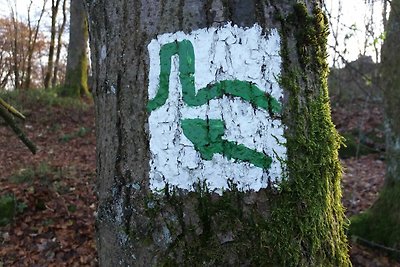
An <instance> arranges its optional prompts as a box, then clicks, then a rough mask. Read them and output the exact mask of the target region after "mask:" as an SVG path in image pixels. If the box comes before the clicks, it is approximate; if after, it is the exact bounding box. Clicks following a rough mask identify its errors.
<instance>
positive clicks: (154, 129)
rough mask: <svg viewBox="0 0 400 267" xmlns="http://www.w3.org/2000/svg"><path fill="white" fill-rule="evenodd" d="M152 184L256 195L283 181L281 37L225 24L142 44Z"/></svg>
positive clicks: (258, 28)
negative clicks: (231, 188)
mask: <svg viewBox="0 0 400 267" xmlns="http://www.w3.org/2000/svg"><path fill="white" fill-rule="evenodd" d="M148 50H149V55H150V73H149V102H148V105H147V108H148V112H149V114H150V115H149V130H150V153H151V159H150V187H151V189H152V190H153V191H158V190H161V189H163V188H165V185H166V184H169V185H170V186H176V187H179V188H182V189H188V190H191V189H193V184H194V183H196V182H198V181H199V180H200V181H204V180H206V182H207V185H208V188H209V189H211V190H216V191H217V192H219V193H220V192H222V190H223V189H227V188H228V184H229V183H230V182H233V183H235V184H237V185H238V188H240V189H243V190H256V191H257V190H259V189H260V188H265V187H267V185H268V183H276V182H278V181H279V180H280V179H281V178H282V172H283V169H284V166H283V161H284V160H285V159H286V148H285V139H284V137H283V125H282V124H281V121H280V112H281V104H280V101H279V99H281V98H282V89H281V88H280V87H279V84H278V82H277V78H278V77H279V75H280V68H281V57H280V56H279V51H280V38H279V34H278V32H277V31H276V30H272V31H271V32H270V34H269V35H268V36H265V35H263V34H262V30H261V28H260V26H258V25H254V26H253V27H252V28H249V29H247V28H246V29H243V28H239V27H237V26H231V25H230V24H228V25H226V26H224V27H221V28H209V29H201V30H197V31H194V32H192V33H190V34H184V33H183V32H177V33H174V34H170V33H168V34H163V35H160V36H158V37H157V39H154V40H152V41H151V42H150V44H149V45H148Z"/></svg>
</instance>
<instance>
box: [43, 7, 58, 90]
mask: <svg viewBox="0 0 400 267" xmlns="http://www.w3.org/2000/svg"><path fill="white" fill-rule="evenodd" d="M59 4H60V0H52V1H51V28H50V33H51V34H50V45H49V57H48V61H47V70H46V75H45V77H44V87H45V88H49V86H50V81H51V74H52V73H53V66H54V61H53V58H54V49H55V43H56V22H57V14H58V6H59Z"/></svg>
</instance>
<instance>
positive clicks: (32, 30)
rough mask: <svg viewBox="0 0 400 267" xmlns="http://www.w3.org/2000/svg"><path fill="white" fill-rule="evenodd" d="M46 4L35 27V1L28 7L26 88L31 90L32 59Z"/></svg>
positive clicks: (44, 3) (44, 2)
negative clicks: (33, 11) (33, 9)
mask: <svg viewBox="0 0 400 267" xmlns="http://www.w3.org/2000/svg"><path fill="white" fill-rule="evenodd" d="M46 3H47V0H45V1H43V6H42V9H41V10H40V14H39V18H38V20H37V22H36V24H35V25H34V26H32V22H31V8H32V4H33V0H31V1H30V3H29V7H28V29H29V36H28V38H29V39H28V47H27V50H28V60H27V67H26V77H25V82H24V86H23V87H24V88H25V89H29V88H30V87H31V76H32V68H33V66H32V64H33V62H32V59H33V56H34V52H35V48H36V44H37V39H38V34H39V28H40V22H41V21H42V17H43V14H44V12H45V8H46Z"/></svg>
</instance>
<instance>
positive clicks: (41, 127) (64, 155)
mask: <svg viewBox="0 0 400 267" xmlns="http://www.w3.org/2000/svg"><path fill="white" fill-rule="evenodd" d="M18 101H19V102H22V103H20V105H21V106H23V112H24V113H25V114H26V115H27V120H26V122H24V123H21V126H22V127H23V128H24V130H25V131H26V132H27V133H28V135H29V136H30V137H31V139H32V140H33V141H34V142H35V143H36V144H37V146H38V147H39V151H38V153H37V154H36V155H32V154H31V153H30V152H29V151H28V150H27V148H26V147H25V146H24V145H23V144H22V143H21V142H20V141H19V140H18V139H17V138H16V137H15V135H14V134H13V133H12V132H11V131H10V129H9V128H7V127H5V125H4V124H2V123H1V122H0V136H1V138H0V204H1V201H2V199H3V200H4V199H6V200H7V199H11V200H12V201H13V206H14V209H13V212H14V213H15V215H14V218H13V220H12V221H11V222H9V223H7V224H6V225H5V226H4V225H3V226H0V267H2V266H97V265H98V264H97V259H96V250H95V240H94V217H95V212H96V196H95V194H94V191H95V175H96V170H95V168H96V166H95V154H96V153H95V126H94V109H93V106H92V105H90V104H89V105H88V104H81V105H78V106H73V107H67V106H68V105H65V104H57V103H56V104H55V103H50V104H49V103H48V101H47V102H46V101H44V100H43V99H39V98H38V99H36V101H30V100H27V99H25V100H24V99H19V100H18ZM354 105H355V106H354V110H353V109H352V107H347V108H346V110H344V109H342V108H339V107H336V108H333V118H334V121H335V124H336V125H337V127H338V129H339V130H340V131H341V132H342V131H343V132H357V131H358V133H359V134H358V137H362V136H364V133H369V132H371V131H372V132H374V135H376V136H379V135H381V134H382V133H381V132H380V131H377V130H376V129H378V128H379V127H380V126H379V124H381V122H382V114H381V111H380V110H379V109H377V108H375V107H367V106H365V105H364V108H363V109H361V110H360V108H359V106H357V103H355V104H354ZM360 129H361V130H362V131H359V130H360ZM368 138H369V137H368ZM368 138H364V139H363V140H364V141H363V144H367V145H368V146H369V147H372V148H373V150H374V152H375V153H366V154H362V153H361V152H362V149H356V150H355V154H354V155H351V153H352V152H350V156H349V155H348V153H347V156H346V158H345V159H343V160H342V162H343V166H344V175H343V204H344V206H345V207H346V214H347V215H348V216H351V215H354V214H357V213H359V212H361V211H363V210H365V209H367V208H368V207H370V206H371V205H372V203H373V202H374V200H375V199H376V198H377V195H378V191H379V189H380V188H381V187H382V184H383V180H384V176H385V162H384V156H383V152H382V151H381V150H382V149H381V147H380V145H381V144H380V145H378V144H376V143H377V142H376V141H371V140H370V139H368ZM365 140H366V141H365ZM348 147H351V145H349V146H348ZM356 147H357V148H360V147H358V146H356ZM1 224H2V222H1V221H0V225H1ZM3 224H5V223H4V222H3ZM350 246H351V260H352V263H353V266H371V267H379V266H400V262H397V261H395V260H393V259H390V258H389V257H388V256H387V254H386V252H385V251H383V250H376V249H371V248H369V247H365V246H362V245H360V244H357V243H355V242H353V241H352V240H350Z"/></svg>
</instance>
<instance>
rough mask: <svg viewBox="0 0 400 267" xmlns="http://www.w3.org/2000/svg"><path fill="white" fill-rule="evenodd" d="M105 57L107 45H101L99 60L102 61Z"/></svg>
mask: <svg viewBox="0 0 400 267" xmlns="http://www.w3.org/2000/svg"><path fill="white" fill-rule="evenodd" d="M106 57H107V47H106V45H103V46H102V47H101V49H100V61H103V60H104V59H105V58H106Z"/></svg>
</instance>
